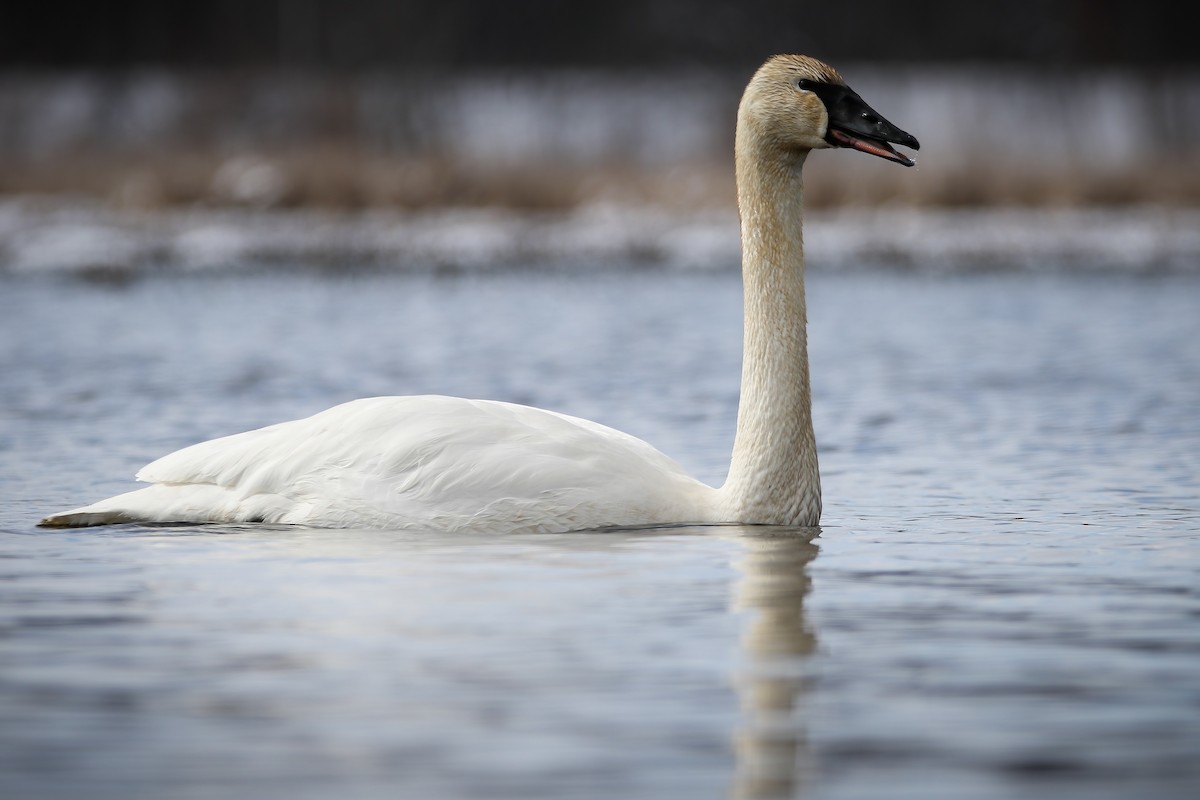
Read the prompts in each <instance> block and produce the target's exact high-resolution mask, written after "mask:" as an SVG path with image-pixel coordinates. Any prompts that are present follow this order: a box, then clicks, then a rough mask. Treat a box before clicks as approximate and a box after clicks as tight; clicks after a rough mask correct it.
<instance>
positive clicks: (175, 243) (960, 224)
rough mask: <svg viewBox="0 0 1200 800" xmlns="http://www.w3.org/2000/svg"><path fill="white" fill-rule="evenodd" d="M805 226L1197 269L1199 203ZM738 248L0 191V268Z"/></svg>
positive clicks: (1061, 266) (401, 266)
mask: <svg viewBox="0 0 1200 800" xmlns="http://www.w3.org/2000/svg"><path fill="white" fill-rule="evenodd" d="M805 225H806V229H805V248H806V255H807V257H808V262H809V265H810V268H811V269H813V270H862V269H872V268H886V269H893V270H894V269H900V270H906V271H912V272H918V273H934V274H936V273H949V274H970V273H978V272H994V271H1020V270H1028V271H1031V272H1040V273H1045V272H1072V273H1079V272H1104V273H1119V274H1136V275H1145V274H1160V273H1197V272H1200V209H1181V208H1163V207H1158V206H1132V207H1125V208H1116V209H1057V210H1047V209H1027V208H1026V209H1022V208H1007V209H924V208H912V207H903V206H897V207H889V208H883V207H873V208H848V207H844V208H838V209H817V210H813V211H810V212H809V213H808V214H807V215H806V219H805ZM739 253H740V243H739V230H738V222H737V215H736V213H735V212H734V211H733V210H732V209H712V210H699V211H697V210H689V211H678V210H669V209H664V208H661V207H634V206H628V205H592V206H587V207H581V208H576V209H571V210H566V211H538V212H531V211H521V210H514V209H500V208H490V209H481V208H475V209H470V208H457V209H428V210H421V211H401V210H395V209H375V210H364V211H353V212H352V211H337V210H330V209H289V210H281V209H274V210H272V209H258V210H253V209H211V208H210V209H204V208H169V209H156V210H128V209H115V208H113V207H111V206H108V205H106V204H103V203H97V202H94V201H91V202H89V201H82V200H77V201H73V202H64V201H63V200H62V199H61V198H44V197H43V198H36V197H27V198H23V199H8V200H3V201H0V275H9V276H20V275H25V276H31V275H58V276H71V277H82V278H87V279H93V280H98V281H112V282H121V281H124V280H131V279H136V278H141V277H150V276H154V275H182V274H256V273H262V272H281V273H286V272H296V271H305V270H307V271H316V272H321V273H327V274H331V275H336V274H355V273H362V272H372V271H374V272H389V271H391V272H409V273H429V274H475V273H480V274H482V273H490V272H505V271H519V270H561V271H570V270H589V271H590V270H595V269H607V270H614V269H615V270H621V269H662V270H681V271H695V272H721V271H736V270H737V269H738V267H739V258H740V256H739Z"/></svg>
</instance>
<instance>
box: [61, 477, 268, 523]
mask: <svg viewBox="0 0 1200 800" xmlns="http://www.w3.org/2000/svg"><path fill="white" fill-rule="evenodd" d="M245 506H246V504H245V503H239V502H238V498H237V495H236V494H235V493H234V492H232V491H230V490H229V489H227V488H225V487H223V486H214V485H212V484H210V483H185V484H180V483H176V484H171V483H156V484H152V485H150V486H147V487H145V488H142V489H136V490H134V491H132V492H126V493H125V494H119V495H117V496H116V497H110V498H108V499H107V500H101V501H100V502H98V503H92V504H91V505H90V506H82V507H80V508H74V509H71V510H70V511H63V512H61V513H58V514H51V515H50V516H48V517H46V518H45V519H43V520H42V521H41V522H39V523H38V527H41V528H88V527H92V526H95V525H120V524H122V523H128V522H178V523H184V522H232V521H239V520H241V521H245V520H247V519H261V518H262V514H261V509H254V510H250V509H247V508H246V507H245Z"/></svg>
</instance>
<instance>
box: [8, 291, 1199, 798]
mask: <svg viewBox="0 0 1200 800" xmlns="http://www.w3.org/2000/svg"><path fill="white" fill-rule="evenodd" d="M810 313H811V337H812V349H813V380H814V384H815V388H816V411H815V413H816V424H817V429H818V438H819V439H820V447H821V459H822V468H823V473H824V485H825V495H826V514H825V518H824V525H823V526H822V528H821V530H820V531H819V532H817V531H786V530H771V529H741V528H733V527H730V528H716V529H698V528H682V529H674V530H656V531H626V532H593V533H578V534H568V535H555V536H513V537H496V536H489V535H487V533H486V532H481V533H479V534H475V535H469V536H453V537H446V536H434V535H425V534H421V533H413V532H406V533H398V532H387V531H354V530H351V531H316V530H304V529H286V528H273V527H262V526H259V527H253V526H248V527H215V526H214V527H183V528H177V527H139V526H122V527H117V528H110V529H103V530H84V531H68V532H54V531H43V530H39V529H36V528H35V527H34V523H35V522H36V520H37V518H38V517H39V516H41V515H42V514H44V513H46V512H49V511H55V510H59V509H61V508H64V507H68V506H71V505H75V504H78V503H81V502H84V501H90V500H94V499H98V498H100V497H103V496H106V495H108V494H111V493H115V492H117V491H123V490H125V489H126V488H129V487H130V486H131V485H132V484H131V479H130V476H131V475H132V473H133V472H134V471H135V470H136V469H137V468H138V467H140V466H141V465H142V464H143V463H145V462H147V461H149V460H151V459H153V458H155V457H157V456H158V455H161V454H163V453H165V452H167V451H169V450H171V449H174V448H176V447H179V446H182V445H185V444H188V443H191V442H193V441H196V440H199V439H203V438H209V437H212V436H216V435H220V434H225V433H231V432H235V431H238V430H242V429H246V428H250V427H255V426H258V425H262V424H266V423H269V422H275V421H279V420H282V419H288V418H293V417H297V416H303V415H306V414H309V413H312V412H315V411H317V410H319V409H321V408H324V407H326V406H328V405H331V404H333V403H335V402H339V401H342V400H346V399H350V398H353V397H358V396H364V395H372V394H392V393H420V392H440V393H449V394H464V395H469V396H484V397H493V398H498V399H507V400H516V401H519V402H528V403H533V404H536V405H540V406H545V407H549V408H554V409H559V410H562V411H567V412H570V413H574V414H579V415H582V416H586V417H591V418H593V419H597V420H600V421H602V422H605V423H608V424H611V425H614V426H617V427H620V428H623V429H625V430H628V431H630V432H632V433H635V434H638V435H640V436H643V437H644V438H647V439H649V440H650V441H651V442H653V443H655V444H656V445H658V446H659V447H661V448H662V449H663V450H665V451H667V452H668V453H670V454H672V455H674V456H676V457H677V458H678V459H679V460H680V461H682V462H683V463H684V464H685V465H686V466H688V467H689V468H691V469H693V470H694V471H695V472H696V474H698V475H699V476H701V477H702V478H704V479H706V480H709V481H714V482H716V481H720V480H721V479H722V478H723V475H724V469H725V460H726V458H727V456H728V452H729V447H730V444H731V437H732V429H733V418H734V412H735V408H736V398H737V373H738V367H739V358H740V355H739V353H740V343H741V342H740V324H741V319H740V297H739V283H738V280H737V278H736V276H735V275H732V274H724V273H722V274H713V275H694V274H693V275H683V274H663V273H641V272H635V271H626V272H618V273H614V272H601V273H594V274H590V275H589V274H578V275H561V274H560V275H557V276H548V275H529V274H525V275H517V274H512V275H505V276H495V277H486V278H473V279H438V278H433V277H428V276H427V277H403V276H363V277H359V278H357V279H341V280H339V279H332V278H320V277H315V276H309V277H291V278H287V277H283V276H275V277H266V276H262V277H243V278H224V279H215V278H214V279H204V278H188V277H175V278H155V279H147V280H142V281H140V282H135V283H132V284H128V285H116V286H105V285H96V284H87V283H82V282H60V281H57V280H54V279H51V278H46V277H41V278H30V279H17V278H8V279H5V280H4V281H3V283H2V284H0V337H2V339H0V340H2V341H3V343H4V347H3V348H0V370H2V374H3V380H2V381H0V414H2V417H0V486H2V487H3V492H4V501H5V502H4V504H3V508H2V509H0V795H3V797H5V798H13V799H14V800H16V799H17V798H38V799H39V800H43V799H46V798H78V797H88V798H102V799H107V798H122V799H124V798H156V799H157V798H210V797H211V798H216V797H221V798H228V797H254V798H302V799H304V798H314V799H316V798H320V799H321V800H326V799H327V798H331V797H345V798H370V799H373V798H385V797H386V798H397V797H401V798H456V799H457V798H482V797H499V798H522V799H529V798H554V799H555V800H561V799H562V798H604V800H612V799H613V798H655V800H658V799H659V798H681V799H685V800H696V798H706V797H723V796H728V795H733V796H739V797H755V798H768V797H770V798H774V797H789V796H795V797H804V798H809V797H811V798H872V799H874V798H883V797H886V798H921V799H922V800H927V799H928V798H953V799H954V800H971V799H972V798H1056V799H1057V798H1089V800H1091V799H1093V798H1114V799H1116V798H1120V799H1121V800H1128V799H1129V798H1139V800H1144V799H1145V798H1192V797H1196V796H1200V758H1198V757H1200V598H1198V593H1200V589H1198V586H1200V580H1198V572H1200V569H1198V568H1200V544H1198V538H1200V500H1198V498H1197V475H1198V474H1200V344H1198V342H1200V279H1198V278H1197V277H1194V276H1188V275H1176V276H1160V277H1157V278H1156V277H1142V278H1136V279H1135V278H1122V277H1099V276H1081V275H1075V276H1072V275H1058V276H1056V277H1052V278H1051V277H1039V276H1036V275H1031V274H1016V273H1008V274H995V275H975V276H972V277H957V278H956V277H941V278H933V277H923V276H918V275H908V276H898V275H885V274H857V275H848V274H847V275H833V274H817V275H814V276H812V277H811V279H810Z"/></svg>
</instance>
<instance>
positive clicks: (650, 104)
mask: <svg viewBox="0 0 1200 800" xmlns="http://www.w3.org/2000/svg"><path fill="white" fill-rule="evenodd" d="M843 72H844V73H845V74H846V76H847V78H848V80H849V81H850V83H851V84H852V85H853V86H854V87H855V88H856V89H857V90H858V91H859V92H860V93H861V94H862V95H863V96H864V97H866V98H868V100H869V102H871V103H872V104H873V105H874V106H875V107H876V108H877V109H878V110H879V111H880V112H881V113H883V114H885V115H886V116H888V117H889V118H890V119H892V120H893V121H894V122H896V123H897V124H898V125H900V126H901V127H904V128H906V129H908V130H910V131H912V132H913V133H915V134H916V135H917V136H918V137H919V138H920V139H921V142H922V148H921V150H920V152H919V153H917V154H916V155H917V160H918V164H917V166H916V167H915V168H913V169H903V168H899V167H897V166H896V165H894V164H888V163H885V162H883V161H880V160H879V159H874V158H869V157H866V156H862V155H861V154H851V153H844V152H842V153H832V154H824V153H823V154H819V155H818V156H816V157H814V158H813V159H811V161H810V162H809V163H808V165H807V166H806V168H805V201H806V205H807V208H808V209H809V214H810V216H809V219H808V222H809V225H808V228H807V232H806V242H807V246H808V253H809V261H810V263H811V264H812V265H813V268H815V269H824V268H828V269H844V268H855V267H870V266H876V265H887V266H888V267H890V268H904V269H913V270H931V271H951V272H955V271H959V272H961V271H979V270H995V269H1024V268H1034V267H1035V265H1037V268H1039V269H1043V270H1044V269H1047V268H1058V269H1069V270H1115V271H1124V272H1143V273H1144V272H1155V271H1162V270H1170V271H1180V270H1184V271H1194V270H1197V269H1200V154H1198V153H1197V152H1196V151H1195V147H1194V143H1195V142H1196V141H1200V73H1196V72H1194V71H1178V70H1176V71H1169V70H1158V71H1146V70H1141V71H1138V70H1119V69H1095V70H1089V71H1087V72H1075V73H1065V72H1064V73H1055V74H1047V73H1045V72H1037V71H1034V70H1031V69H1023V68H1020V67H1006V68H999V67H995V66H991V67H983V66H978V67H972V66H958V67H954V68H947V67H924V66H920V65H904V66H895V67H887V68H884V67H880V66H874V65H870V64H863V65H857V66H855V65H848V66H847V67H845V68H844V69H843ZM742 83H743V79H742V77H741V76H731V75H729V74H727V73H720V74H718V73H716V72H714V71H703V70H694V69H693V70H687V71H680V70H674V71H669V72H663V73H656V72H650V71H624V72H618V71H612V70H607V71H606V70H590V71H589V70H554V71H543V72H531V71H526V72H520V71H511V70H509V71H494V72H489V73H474V74H453V75H430V74H416V73H369V74H367V73H364V74H356V75H351V74H341V75H331V74H302V73H297V72H281V71H242V72H236V73H231V72H227V73H216V72H211V73H200V72H185V71H165V70H141V71H137V70H134V71H128V72H122V73H91V72H77V73H66V72H56V73H9V74H4V75H0V273H3V274H35V273H53V274H76V275H87V276H92V277H97V278H112V279H121V278H123V277H133V276H140V275H147V274H153V273H155V272H171V271H183V272H195V271H199V272H214V271H238V270H262V269H280V268H288V269H296V268H313V269H321V270H329V271H334V272H343V271H345V272H350V271H355V270H364V269H395V270H416V271H433V272H438V271H447V272H456V271H484V270H496V269H521V268H562V267H569V266H572V265H585V266H588V267H593V268H594V267H597V266H604V265H610V266H612V267H618V268H620V267H628V266H636V267H640V268H648V267H656V268H657V267H661V268H671V269H697V270H720V269H736V267H737V262H738V257H739V256H738V253H739V247H738V231H737V216H736V207H735V192H734V176H733V163H732V146H733V121H734V116H735V113H736V105H737V101H738V98H739V95H740V93H741V88H742ZM1047 265H1051V266H1050V267H1048V266H1047Z"/></svg>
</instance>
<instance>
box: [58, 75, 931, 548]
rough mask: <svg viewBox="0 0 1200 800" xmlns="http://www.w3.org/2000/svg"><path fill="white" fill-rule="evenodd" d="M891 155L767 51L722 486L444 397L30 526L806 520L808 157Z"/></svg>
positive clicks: (815, 490) (330, 419) (506, 528)
mask: <svg viewBox="0 0 1200 800" xmlns="http://www.w3.org/2000/svg"><path fill="white" fill-rule="evenodd" d="M892 144H898V145H901V146H903V147H907V148H911V149H914V150H916V149H919V147H920V145H919V144H918V142H917V140H916V138H914V137H913V136H912V135H910V134H908V133H905V132H904V131H902V130H900V129H899V128H897V127H896V126H895V125H893V124H892V123H890V122H889V121H887V120H886V119H884V118H883V117H882V116H881V115H879V114H878V113H876V112H875V111H874V110H873V109H872V108H871V107H870V106H868V105H867V104H866V102H865V101H863V99H862V98H861V97H859V96H858V94H856V93H855V92H854V91H853V90H852V89H850V88H849V86H847V85H846V82H845V80H843V78H842V76H841V75H840V74H839V73H838V72H837V71H836V70H835V69H834V68H833V67H831V66H829V65H827V64H825V63H823V62H821V61H819V60H817V59H815V58H812V57H809V56H803V55H778V56H773V57H771V58H770V59H768V60H767V61H766V62H765V63H764V64H763V65H762V66H761V67H760V68H759V69H758V70H757V71H756V72H755V73H754V75H753V77H752V78H751V79H750V81H749V83H748V85H747V86H746V89H745V92H744V94H743V96H742V99H741V102H740V104H739V106H738V113H737V128H736V138H735V148H734V150H735V160H736V179H737V201H738V212H739V217H740V220H741V235H742V273H743V292H744V304H745V314H744V320H745V322H744V341H743V366H742V383H741V398H740V403H739V408H738V415H737V430H736V435H735V440H734V447H733V455H732V458H731V463H730V467H729V472H728V476H727V478H726V481H725V483H724V484H723V485H722V486H720V487H712V486H708V485H707V484H705V483H702V482H701V481H699V480H697V479H695V478H693V477H691V476H690V475H688V474H687V473H686V472H685V471H684V470H683V468H682V467H681V466H680V465H679V464H677V463H676V462H675V461H674V460H672V459H670V458H669V457H667V456H666V455H664V454H662V453H661V452H659V451H658V450H656V449H655V448H654V447H652V446H651V445H649V444H647V443H646V442H644V441H642V440H640V439H637V438H635V437H633V436H630V435H628V434H625V433H622V432H620V431H617V430H613V429H612V428H608V427H605V426H603V425H600V424H597V423H595V422H590V421H588V420H584V419H579V418H576V417H572V416H568V415H565V414H560V413H556V412H553V411H544V410H541V409H536V408H530V407H528V406H522V405H515V404H512V403H504V402H498V401H486V400H468V399H462V398H453V397H441V396H412V397H372V398H365V399H360V400H353V401H350V402H348V403H344V404H342V405H338V406H335V407H333V408H330V409H328V410H326V411H322V412H320V413H318V414H316V415H314V416H311V417H308V418H306V419H300V420H294V421H290V422H284V423H280V424H277V425H271V426H269V427H265V428H260V429H258V430H252V431H248V432H245V433H239V434H235V435H232V436H225V437H222V438H219V439H214V440H211V441H207V442H201V443H199V444H196V445H192V446H191V447H186V448H184V449H182V450H179V451H177V452H174V453H171V454H169V455H167V456H165V457H163V458H160V459H159V460H157V461H154V462H153V463H151V464H149V465H148V466H146V467H145V468H143V469H142V470H141V471H140V472H139V473H138V474H137V478H138V479H139V480H141V481H147V482H149V483H150V485H149V486H147V487H144V488H140V489H137V490H135V491H131V492H127V493H125V494H121V495H118V496H116V497H112V498H109V499H107V500H101V501H100V502H98V503H94V504H92V505H87V506H83V507H81V508H77V509H74V510H71V511H65V512H62V513H58V514H53V515H51V516H48V517H46V518H45V519H43V520H42V521H41V522H40V523H39V524H40V525H42V526H46V527H83V526H90V525H105V524H112V523H127V522H160V523H210V522H267V523H279V524H296V525H307V526H313V527H324V528H346V527H358V528H420V529H426V530H437V531H455V530H465V529H477V530H486V531H494V532H497V533H504V532H565V531H573V530H582V529H594V528H605V527H626V526H657V525H672V524H718V523H740V524H767V525H786V526H813V525H816V524H817V522H818V520H819V519H820V515H821V486H820V475H819V472H818V468H817V448H816V439H815V437H814V433H813V423H812V402H811V394H810V388H809V374H808V344H807V330H806V324H807V322H806V316H805V296H804V255H803V243H802V239H801V227H802V224H801V210H802V192H801V188H802V182H801V168H802V167H803V165H804V162H805V159H806V158H807V157H808V154H809V152H810V151H812V150H821V149H826V148H851V149H854V150H859V151H862V152H864V153H869V154H871V155H875V156H879V157H881V158H884V159H887V160H889V161H894V162H896V163H899V164H902V165H904V166H912V165H913V164H914V162H913V161H912V160H911V159H910V158H909V157H908V156H906V155H904V154H902V153H900V152H898V151H897V150H895V149H894V148H893V147H892V146H891V145H892Z"/></svg>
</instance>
